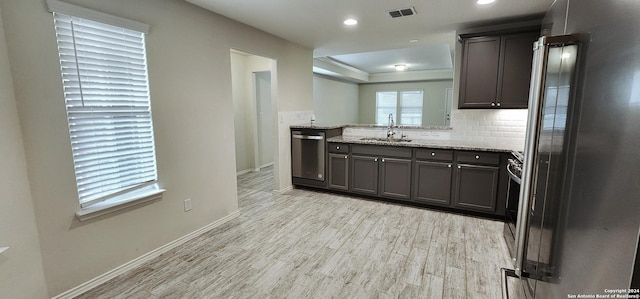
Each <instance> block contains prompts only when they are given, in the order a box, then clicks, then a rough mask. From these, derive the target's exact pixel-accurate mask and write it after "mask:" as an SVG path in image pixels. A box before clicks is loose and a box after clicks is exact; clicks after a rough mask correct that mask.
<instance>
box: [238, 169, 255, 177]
mask: <svg viewBox="0 0 640 299" xmlns="http://www.w3.org/2000/svg"><path fill="white" fill-rule="evenodd" d="M254 171H256V170H255V169H245V170H240V171H238V172H236V176H239V175H243V174H247V173H249V172H254Z"/></svg>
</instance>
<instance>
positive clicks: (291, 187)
mask: <svg viewBox="0 0 640 299" xmlns="http://www.w3.org/2000/svg"><path fill="white" fill-rule="evenodd" d="M291 190H293V185H290V186H289V187H285V188H283V189H280V190H273V192H275V193H280V194H282V193H285V192H287V191H291Z"/></svg>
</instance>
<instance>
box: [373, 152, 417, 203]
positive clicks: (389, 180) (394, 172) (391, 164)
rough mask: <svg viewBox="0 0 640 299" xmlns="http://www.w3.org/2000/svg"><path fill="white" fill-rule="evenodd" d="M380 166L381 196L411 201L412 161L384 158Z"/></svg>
mask: <svg viewBox="0 0 640 299" xmlns="http://www.w3.org/2000/svg"><path fill="white" fill-rule="evenodd" d="M381 163H382V164H380V196H382V197H388V198H394V199H403V200H409V199H410V198H411V160H406V159H392V158H382V161H381Z"/></svg>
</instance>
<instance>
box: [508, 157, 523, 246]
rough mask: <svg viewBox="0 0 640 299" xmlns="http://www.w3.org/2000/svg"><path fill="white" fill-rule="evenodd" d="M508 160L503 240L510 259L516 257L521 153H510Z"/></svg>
mask: <svg viewBox="0 0 640 299" xmlns="http://www.w3.org/2000/svg"><path fill="white" fill-rule="evenodd" d="M511 156H512V157H511V158H510V159H508V163H507V173H508V174H509V183H508V188H507V200H506V209H505V211H506V213H505V223H504V239H505V240H506V242H507V247H508V248H509V253H510V254H511V258H515V256H516V244H515V242H516V223H517V221H518V202H519V198H520V182H521V180H522V160H523V155H522V153H521V152H516V151H514V152H512V153H511Z"/></svg>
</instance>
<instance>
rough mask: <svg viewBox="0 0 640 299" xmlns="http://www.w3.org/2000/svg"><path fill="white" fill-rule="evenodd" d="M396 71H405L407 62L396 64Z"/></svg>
mask: <svg viewBox="0 0 640 299" xmlns="http://www.w3.org/2000/svg"><path fill="white" fill-rule="evenodd" d="M395 67H396V71H404V70H406V69H407V65H406V64H396V65H395Z"/></svg>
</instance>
